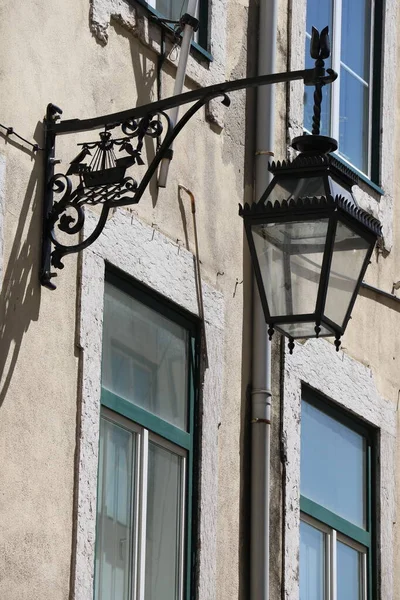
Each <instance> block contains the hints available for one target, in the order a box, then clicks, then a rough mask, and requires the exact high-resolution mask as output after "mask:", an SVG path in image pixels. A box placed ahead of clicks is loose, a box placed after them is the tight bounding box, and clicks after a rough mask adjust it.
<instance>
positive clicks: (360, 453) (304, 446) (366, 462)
mask: <svg viewBox="0 0 400 600" xmlns="http://www.w3.org/2000/svg"><path fill="white" fill-rule="evenodd" d="M374 440H375V432H374V431H373V430H372V429H369V428H368V427H366V426H364V425H363V424H362V423H360V421H358V420H356V419H353V418H352V417H350V416H349V415H347V414H346V413H344V412H342V411H341V410H339V409H338V408H337V407H335V406H333V405H332V404H331V403H330V402H329V403H328V402H327V401H326V400H324V399H323V398H321V397H320V396H319V395H317V394H316V393H314V392H311V391H310V390H308V389H303V395H302V407H301V449H300V454H301V464H300V492H301V497H300V510H301V516H300V600H372V599H373V598H374V594H373V590H374V588H375V583H374V564H375V556H374V535H375V533H374V518H373V514H374V510H373V505H374V498H373V495H372V490H373V462H374V445H375V442H374Z"/></svg>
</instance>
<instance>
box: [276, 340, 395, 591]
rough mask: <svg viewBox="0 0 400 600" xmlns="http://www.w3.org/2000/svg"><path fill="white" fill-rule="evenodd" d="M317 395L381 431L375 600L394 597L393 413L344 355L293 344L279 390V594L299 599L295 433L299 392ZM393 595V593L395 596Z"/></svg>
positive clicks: (320, 344)
mask: <svg viewBox="0 0 400 600" xmlns="http://www.w3.org/2000/svg"><path fill="white" fill-rule="evenodd" d="M303 384H307V385H309V386H310V387H311V388H313V389H315V390H318V391H319V392H321V393H322V394H324V395H325V396H326V397H328V398H330V399H331V400H333V401H334V402H336V403H337V404H338V405H339V406H341V407H343V408H345V409H346V410H347V411H349V412H350V413H352V414H354V415H356V416H357V417H359V418H360V419H363V420H364V421H366V422H367V423H369V424H371V425H373V426H375V427H378V428H379V431H380V436H379V445H378V464H379V466H378V473H377V485H378V490H377V498H378V506H379V510H378V524H379V526H378V537H377V545H378V557H379V558H378V560H379V564H378V573H379V576H378V587H379V590H380V595H379V597H380V598H382V599H383V598H384V599H385V600H392V599H393V600H394V599H395V598H397V597H398V593H397V592H398V581H397V580H396V579H395V578H394V572H395V571H394V566H395V563H394V559H395V552H394V547H395V530H394V527H393V525H394V523H395V521H396V490H395V486H394V481H395V480H396V436H397V412H396V407H395V405H394V404H393V403H391V402H390V401H388V400H386V399H384V398H383V397H382V396H381V395H380V393H379V391H378V390H377V387H376V384H375V381H374V376H373V374H372V372H371V371H370V369H368V368H367V367H365V366H364V365H362V364H360V363H358V362H356V361H355V360H353V359H352V358H350V357H349V356H347V355H346V354H345V353H343V352H339V353H337V352H336V351H335V349H334V347H333V345H332V344H329V343H328V342H326V341H324V340H310V341H308V342H306V343H305V344H304V345H301V344H296V347H295V349H294V351H293V355H290V354H289V353H288V352H286V354H285V367H284V384H283V431H284V439H283V443H284V449H285V455H286V461H287V462H286V481H285V485H286V497H285V499H284V514H285V532H286V533H285V536H286V539H285V542H286V543H285V547H284V561H285V562H284V564H285V574H284V593H285V598H286V599H287V600H289V599H290V600H297V599H298V598H299V524H300V508H299V504H300V431H301V411H300V408H301V387H302V385H303ZM396 591H397V592H396Z"/></svg>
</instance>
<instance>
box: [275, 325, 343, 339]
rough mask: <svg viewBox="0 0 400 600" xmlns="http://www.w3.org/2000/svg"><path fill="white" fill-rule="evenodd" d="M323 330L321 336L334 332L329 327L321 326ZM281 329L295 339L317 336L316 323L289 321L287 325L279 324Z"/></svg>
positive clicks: (330, 334)
mask: <svg viewBox="0 0 400 600" xmlns="http://www.w3.org/2000/svg"><path fill="white" fill-rule="evenodd" d="M320 327H321V331H320V332H319V337H327V336H328V337H329V336H332V335H333V333H332V331H330V329H328V328H327V327H324V326H323V325H321V326H320ZM279 329H280V330H281V331H283V332H284V333H285V334H286V335H287V336H288V337H292V338H293V339H298V338H307V337H315V323H314V322H312V323H288V324H286V325H281V324H280V325H279Z"/></svg>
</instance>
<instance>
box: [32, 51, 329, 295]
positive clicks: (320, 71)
mask: <svg viewBox="0 0 400 600" xmlns="http://www.w3.org/2000/svg"><path fill="white" fill-rule="evenodd" d="M317 62H318V64H317ZM317 62H316V66H315V67H314V68H313V69H305V70H301V71H292V72H285V73H274V74H270V75H261V76H258V77H250V78H246V79H240V80H237V81H226V82H223V83H220V84H217V85H212V86H209V87H206V88H202V89H199V90H194V91H191V92H187V93H184V94H180V95H178V96H173V97H170V98H165V99H163V100H159V101H157V102H153V103H151V104H147V105H144V106H139V107H136V108H131V109H129V110H125V111H122V112H118V113H113V114H109V115H104V116H100V117H94V118H92V119H84V120H80V119H71V120H66V121H61V120H60V117H61V114H62V110H61V109H59V108H58V107H57V106H55V105H54V104H49V105H48V107H47V111H46V117H45V120H44V132H45V174H44V176H45V185H44V198H43V232H42V258H41V268H40V282H41V284H42V285H43V286H45V287H47V288H49V289H51V290H54V289H55V288H56V286H55V284H54V282H53V278H54V277H56V275H57V273H56V272H55V271H54V270H53V269H62V268H63V267H64V264H63V260H62V259H63V257H64V256H66V255H68V254H72V253H76V252H80V251H81V250H84V249H85V248H87V247H88V246H90V245H91V244H92V243H93V242H94V241H95V240H96V239H97V238H98V237H99V235H100V234H101V232H102V230H103V228H104V226H105V224H106V221H107V217H108V215H109V212H110V210H111V209H112V208H114V207H118V206H128V205H133V204H137V203H138V202H139V201H140V199H141V198H142V196H143V194H144V192H145V190H146V188H147V186H148V184H149V182H150V180H151V178H152V177H153V175H154V174H155V172H156V170H157V168H158V165H159V164H160V162H161V160H162V159H163V158H165V157H167V156H168V153H169V152H170V146H171V144H172V143H173V141H174V140H175V138H176V137H177V136H178V134H179V133H180V132H181V131H182V129H183V128H184V126H185V125H186V124H187V123H188V122H189V120H190V119H191V118H192V116H193V115H194V114H195V113H196V112H197V111H198V110H199V109H200V108H201V107H202V106H204V105H205V104H206V103H207V102H209V101H210V100H212V99H214V98H221V101H222V103H223V104H224V105H225V106H229V104H230V100H229V97H228V96H227V93H229V92H234V91H236V90H242V89H248V88H255V87H259V86H262V85H271V84H274V83H285V82H289V81H295V80H303V81H304V83H305V85H314V86H322V85H325V84H326V83H331V82H332V81H333V80H334V79H336V77H337V75H336V73H334V72H333V71H332V70H330V69H328V70H325V68H324V66H323V64H322V65H321V61H317ZM192 102H194V104H193V105H192V106H191V107H190V108H189V109H188V110H187V111H186V113H185V114H184V115H183V116H182V117H181V119H180V120H179V121H178V122H177V123H176V125H175V126H173V125H172V123H171V120H170V118H169V116H168V112H167V111H168V110H169V109H171V108H173V107H176V106H182V105H185V104H188V103H192ZM100 128H102V131H101V132H100V139H98V140H91V141H88V142H83V143H80V144H78V145H79V146H80V148H81V149H80V152H79V154H78V155H77V156H76V158H74V159H73V160H72V161H71V163H70V166H69V168H68V170H67V172H66V173H58V172H57V173H56V172H55V165H56V164H58V163H59V162H60V160H58V159H57V158H56V141H57V138H58V137H59V136H61V135H66V134H78V133H81V132H85V131H90V130H93V129H100ZM115 131H117V132H119V133H118V135H117V136H115V137H114V136H113V133H114V132H115ZM146 137H151V138H158V139H160V137H162V141H161V143H160V144H159V146H158V148H157V149H156V153H155V156H154V158H153V159H152V161H151V162H150V164H149V165H148V167H147V169H146V170H145V173H144V175H143V177H142V178H141V180H140V181H139V180H137V179H134V178H133V176H130V175H126V171H127V170H128V169H131V168H132V169H133V168H134V167H135V173H134V174H135V176H137V175H138V174H139V173H140V167H143V166H144V161H143V158H142V156H141V150H142V146H143V143H144V140H145V138H146ZM120 153H122V154H120ZM88 157H91V158H90V159H89V162H88ZM55 197H57V199H55ZM85 205H89V206H90V205H91V206H93V205H99V206H100V207H101V211H100V214H99V218H98V222H97V225H96V227H95V229H94V230H93V231H92V232H91V233H90V235H89V236H88V237H87V238H86V239H81V238H80V239H79V241H78V243H74V244H71V245H68V244H66V243H64V242H63V241H61V240H60V239H59V238H58V237H57V235H56V230H58V231H57V233H58V234H60V232H61V234H62V235H64V237H65V235H76V234H79V236H81V234H82V232H83V226H84V222H85V213H84V206H85Z"/></svg>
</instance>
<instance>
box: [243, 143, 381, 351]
mask: <svg viewBox="0 0 400 600" xmlns="http://www.w3.org/2000/svg"><path fill="white" fill-rule="evenodd" d="M293 147H294V148H295V149H296V150H299V151H300V154H299V155H298V156H297V157H296V158H295V159H294V160H293V161H283V162H282V163H280V162H277V163H276V164H275V163H272V164H270V165H269V169H270V171H272V173H273V174H274V178H273V180H272V181H271V183H270V185H269V186H268V188H267V190H266V191H265V193H264V194H263V196H262V197H261V199H260V200H259V202H257V203H254V204H252V205H248V204H246V205H245V206H244V207H243V208H242V207H240V215H241V216H242V217H243V218H244V223H245V228H246V233H247V238H248V242H249V246H250V252H251V257H252V262H253V266H254V270H255V275H256V280H257V284H258V289H259V292H260V296H261V302H262V305H263V309H264V313H265V319H266V322H267V323H268V324H269V330H268V331H269V335H270V337H271V336H272V334H273V331H274V329H277V330H278V331H280V332H281V333H283V334H284V335H285V336H287V337H288V338H289V348H290V351H292V350H293V347H294V343H293V340H294V339H296V338H309V337H319V336H324V337H328V336H335V338H336V339H335V344H336V349H337V350H338V349H339V346H340V336H341V335H342V334H343V333H344V331H345V329H346V325H347V323H348V321H349V318H350V314H351V311H352V308H353V305H354V302H355V299H356V296H357V293H358V290H359V287H360V284H361V282H362V279H363V277H364V273H365V271H366V268H367V266H368V264H369V260H370V257H371V253H372V251H373V248H374V245H375V242H376V240H377V238H378V236H380V235H381V226H380V223H379V221H378V220H377V219H375V218H373V217H372V216H371V215H369V214H368V213H367V212H365V211H364V210H361V209H360V208H359V207H358V206H357V203H356V201H355V198H354V196H353V194H352V186H353V185H354V183H356V179H357V178H356V176H355V175H354V174H353V172H352V171H351V170H350V169H347V168H346V167H345V166H343V165H342V163H340V162H339V161H338V160H336V159H335V158H334V157H333V156H332V155H330V154H329V152H332V151H334V150H335V149H336V147H337V145H336V142H335V140H333V139H332V138H327V137H324V136H319V135H308V136H301V137H298V138H296V139H295V140H294V141H293Z"/></svg>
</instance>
